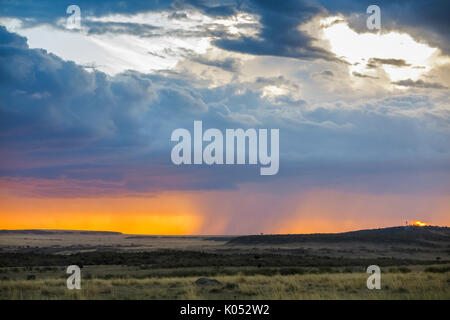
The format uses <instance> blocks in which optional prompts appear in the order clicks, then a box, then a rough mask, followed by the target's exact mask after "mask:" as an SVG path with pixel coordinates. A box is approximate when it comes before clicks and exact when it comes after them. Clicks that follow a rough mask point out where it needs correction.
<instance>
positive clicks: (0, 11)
mask: <svg viewBox="0 0 450 320" xmlns="http://www.w3.org/2000/svg"><path fill="white" fill-rule="evenodd" d="M71 4H76V5H78V6H79V7H80V9H81V16H82V17H83V16H89V15H90V16H97V17H99V16H104V15H109V14H135V13H138V12H143V11H150V10H155V11H158V10H167V9H172V1H170V0H168V1H160V0H146V1H140V0H127V1H120V0H96V1H89V0H77V1H76V3H72V2H65V1H52V0H38V1H35V0H10V1H7V2H6V1H4V3H2V5H1V6H0V16H4V17H16V18H21V19H25V20H24V21H23V22H24V23H25V24H27V25H34V24H41V23H55V22H56V20H58V19H61V18H63V19H65V18H66V17H67V16H68V15H67V14H66V9H67V7H68V6H69V5H71Z"/></svg>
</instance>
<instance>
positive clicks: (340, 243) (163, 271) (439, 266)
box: [0, 227, 450, 299]
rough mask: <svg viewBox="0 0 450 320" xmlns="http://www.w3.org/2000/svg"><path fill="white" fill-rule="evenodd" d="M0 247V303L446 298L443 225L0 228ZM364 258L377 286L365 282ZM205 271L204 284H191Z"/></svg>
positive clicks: (448, 244)
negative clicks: (240, 230) (182, 230)
mask: <svg viewBox="0 0 450 320" xmlns="http://www.w3.org/2000/svg"><path fill="white" fill-rule="evenodd" d="M0 249H1V250H0V299H450V236H449V230H448V228H438V227H427V228H418V227H417V228H404V227H397V228H388V229H375V230H367V231H366V230H364V231H360V232H356V233H344V234H322V235H321V234H318V235H268V236H261V235H259V236H243V237H224V236H192V237H189V236H181V237H180V236H172V237H170V236H136V235H124V234H120V233H102V232H72V231H22V232H20V231H17V232H16V231H14V232H11V231H2V232H0ZM373 264H375V265H378V266H380V268H381V275H382V276H381V290H368V289H367V287H366V280H367V277H368V276H369V275H368V274H367V273H366V268H367V267H368V266H369V265H373ZM69 265H78V266H80V267H81V268H82V269H81V270H82V272H81V273H82V275H81V279H82V282H81V283H82V285H81V287H82V288H81V290H68V289H67V288H66V279H67V277H68V275H67V274H66V268H67V266H69ZM204 277H207V278H209V279H210V280H211V281H210V283H207V284H195V283H194V282H195V281H196V280H197V279H199V278H204ZM214 280H216V281H218V282H217V283H216V282H215V281H214Z"/></svg>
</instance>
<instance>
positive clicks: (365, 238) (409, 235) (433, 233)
mask: <svg viewBox="0 0 450 320" xmlns="http://www.w3.org/2000/svg"><path fill="white" fill-rule="evenodd" d="M302 242H372V243H380V242H381V243H403V244H406V243H409V244H420V245H425V246H426V245H433V243H435V242H448V243H449V244H450V228H447V227H436V226H426V227H416V226H407V227H390V228H382V229H369V230H359V231H351V232H344V233H314V234H276V235H250V236H241V237H236V238H233V239H231V240H230V241H228V243H227V244H229V245H237V244H239V245H244V244H251V245H257V244H277V245H280V244H290V243H302Z"/></svg>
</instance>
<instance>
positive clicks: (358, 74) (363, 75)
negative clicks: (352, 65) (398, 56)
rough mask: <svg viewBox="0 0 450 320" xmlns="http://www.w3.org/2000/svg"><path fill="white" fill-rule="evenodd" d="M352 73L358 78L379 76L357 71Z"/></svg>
mask: <svg viewBox="0 0 450 320" xmlns="http://www.w3.org/2000/svg"><path fill="white" fill-rule="evenodd" d="M352 75H353V76H355V77H358V78H368V79H378V77H374V76H369V75H367V74H362V73H359V72H356V71H353V72H352Z"/></svg>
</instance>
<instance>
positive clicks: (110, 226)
mask: <svg viewBox="0 0 450 320" xmlns="http://www.w3.org/2000/svg"><path fill="white" fill-rule="evenodd" d="M27 183H28V184H31V185H33V186H35V185H36V184H33V183H31V182H30V181H27ZM4 186H5V183H4V184H3V187H4ZM8 186H9V187H12V186H11V185H8ZM15 187H16V188H18V185H16V186H15ZM10 190H11V189H9V191H10ZM22 190H26V186H23V188H22ZM0 191H2V192H1V193H0V200H1V201H0V229H70V230H95V231H118V232H122V233H129V234H158V235H181V234H186V235H193V234H253V233H259V232H264V233H316V232H344V231H351V230H357V229H370V228H378V227H387V226H395V225H401V224H402V222H403V221H404V220H403V219H400V218H397V217H396V216H395V215H396V214H397V213H398V212H408V213H409V214H411V216H416V217H417V216H422V217H424V219H425V218H426V219H428V220H429V221H433V224H440V225H447V224H448V223H449V222H450V221H449V215H448V210H447V209H448V208H449V206H450V199H449V198H448V197H445V196H442V197H435V196H433V197H431V196H430V197H422V198H420V199H417V198H415V197H413V196H409V195H390V194H380V195H373V194H358V193H348V192H342V191H339V190H326V189H322V190H314V191H308V192H302V193H298V194H294V195H289V196H284V197H283V198H282V200H280V198H279V195H277V194H272V193H270V192H267V191H261V190H259V191H257V190H254V188H253V187H252V186H245V187H242V188H240V190H238V191H236V190H231V191H209V192H205V191H187V192H180V191H176V192H175V191H172V192H156V193H149V194H140V195H139V196H138V195H133V196H130V195H126V194H114V195H103V196H96V197H94V196H93V197H84V198H83V197H74V198H57V197H46V196H38V195H34V196H30V195H25V194H24V195H22V196H15V195H11V194H10V193H9V192H8V190H7V189H6V188H1V187H0ZM273 212H276V214H277V217H276V219H267V221H266V220H264V219H262V218H264V217H268V216H269V215H270V214H272V213H273ZM414 225H420V226H422V225H428V223H424V222H420V221H416V222H415V223H414Z"/></svg>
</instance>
